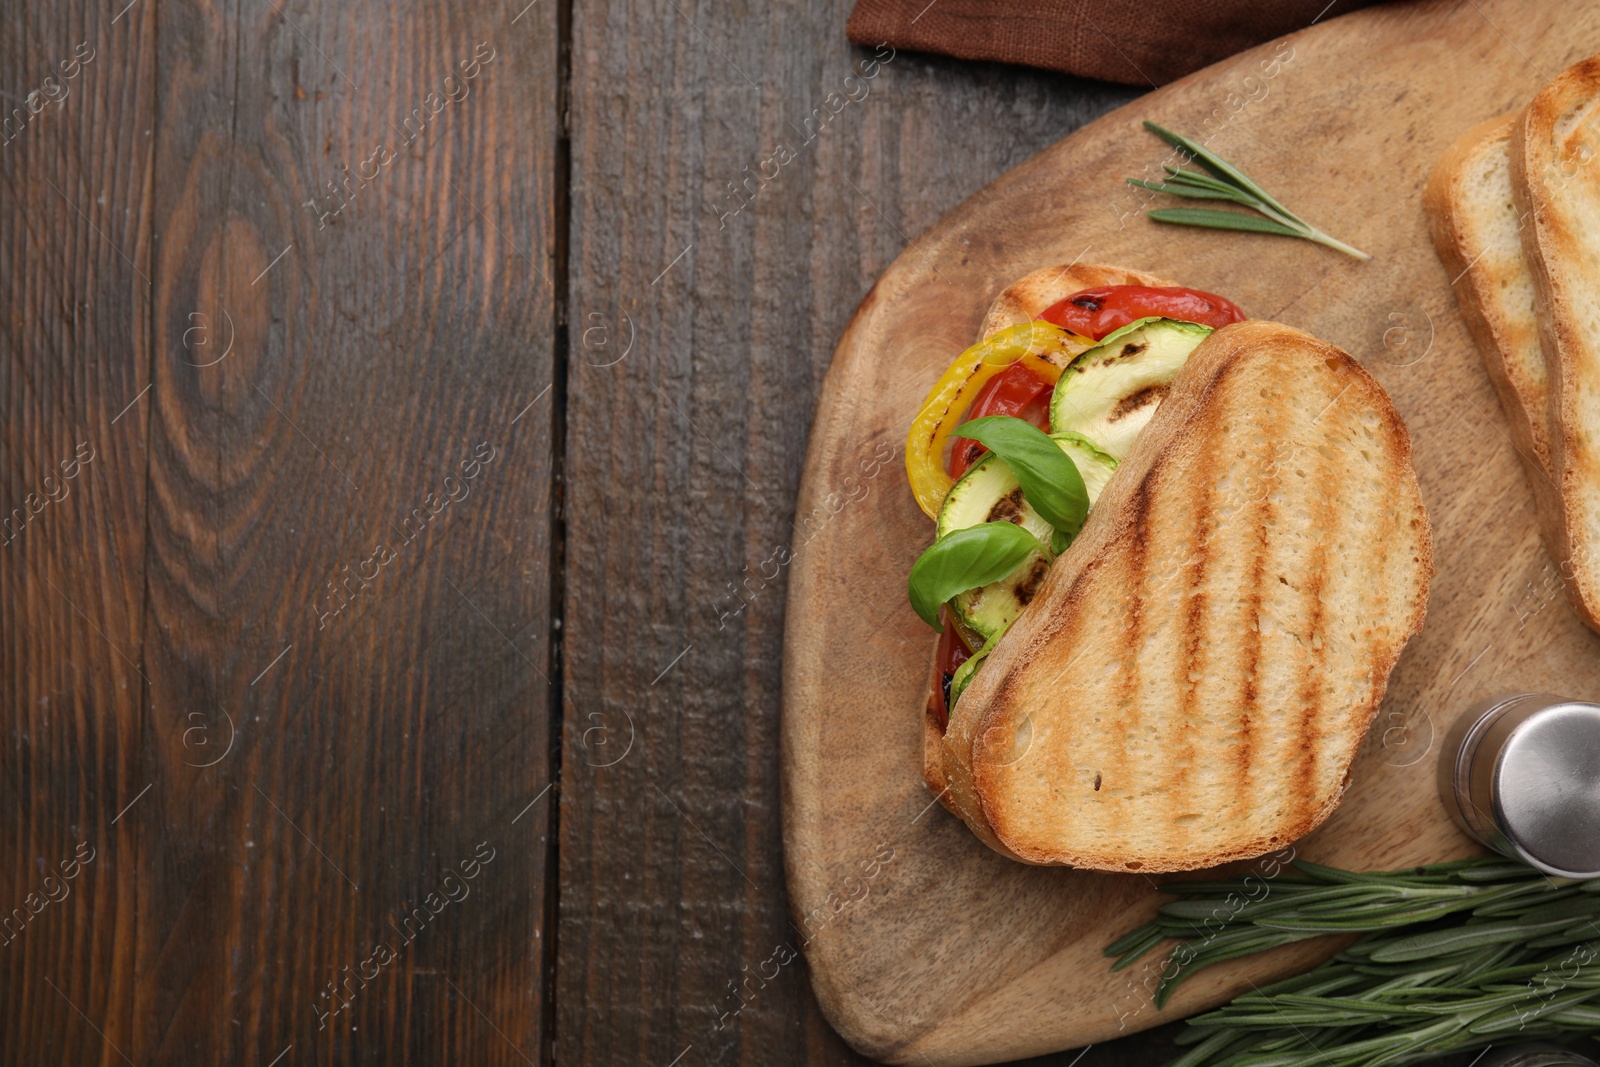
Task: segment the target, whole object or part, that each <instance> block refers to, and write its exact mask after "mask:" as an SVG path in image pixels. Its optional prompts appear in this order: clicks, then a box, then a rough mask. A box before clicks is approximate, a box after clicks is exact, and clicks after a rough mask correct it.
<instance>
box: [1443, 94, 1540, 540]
mask: <svg viewBox="0 0 1600 1067" xmlns="http://www.w3.org/2000/svg"><path fill="white" fill-rule="evenodd" d="M1517 118H1518V113H1516V112H1513V113H1511V114H1509V115H1502V116H1500V117H1499V118H1497V119H1492V120H1491V121H1489V122H1485V123H1483V124H1482V125H1479V126H1475V127H1473V128H1472V129H1470V130H1468V131H1467V132H1466V133H1465V134H1463V135H1462V136H1461V138H1460V140H1458V141H1456V143H1455V144H1454V145H1452V146H1451V147H1450V150H1449V151H1447V152H1446V153H1445V154H1444V156H1443V157H1441V158H1440V160H1439V162H1438V164H1437V165H1436V166H1435V167H1434V169H1433V174H1432V176H1431V177H1430V178H1429V179H1428V186H1427V189H1426V191H1425V192H1424V194H1423V206H1424V208H1425V209H1426V211H1427V215H1428V226H1429V228H1430V229H1431V231H1432V233H1433V243H1434V247H1435V248H1436V249H1437V250H1438V252H1439V258H1440V259H1441V260H1442V261H1443V262H1444V266H1445V269H1446V270H1447V271H1449V272H1450V278H1451V280H1452V284H1453V287H1454V289H1455V293H1456V299H1457V301H1458V302H1459V303H1460V305H1461V314H1462V317H1463V318H1465V319H1466V322H1467V328H1468V329H1470V330H1471V331H1472V337H1473V340H1474V341H1476V342H1477V345H1478V351H1479V353H1480V354H1481V355H1482V356H1483V365H1484V368H1485V369H1486V370H1487V371H1488V372H1489V380H1490V382H1492V383H1493V384H1494V387H1495V391H1496V392H1497V393H1498V394H1499V395H1500V406H1501V407H1502V408H1503V409H1504V410H1505V413H1506V420H1507V421H1508V422H1509V423H1510V426H1511V440H1512V442H1513V443H1514V444H1515V445H1516V448H1517V453H1518V454H1519V455H1520V456H1521V458H1522V464H1523V469H1524V470H1525V471H1526V472H1527V475H1528V483H1529V485H1530V486H1531V487H1532V489H1533V496H1534V502H1535V504H1536V506H1537V509H1538V513H1539V525H1540V529H1541V531H1542V532H1543V534H1544V538H1545V545H1546V547H1547V548H1548V549H1549V551H1550V552H1552V553H1559V552H1560V546H1561V501H1560V496H1559V494H1557V493H1556V492H1555V481H1554V476H1553V471H1554V466H1553V458H1552V455H1551V445H1550V384H1549V378H1548V376H1547V374H1546V373H1545V362H1544V352H1543V351H1542V349H1541V347H1540V344H1539V319H1538V314H1537V312H1536V301H1535V294H1534V287H1533V275H1532V273H1531V272H1530V271H1529V270H1528V261H1527V260H1526V259H1525V258H1524V257H1523V254H1522V229H1523V226H1524V224H1525V222H1526V221H1527V220H1525V218H1524V216H1523V215H1522V214H1521V212H1520V211H1519V210H1518V208H1517V203H1516V195H1515V193H1514V191H1513V189H1512V185H1511V143H1512V140H1513V134H1514V133H1515V130H1516V124H1517ZM1557 558H1560V557H1559V556H1557Z"/></svg>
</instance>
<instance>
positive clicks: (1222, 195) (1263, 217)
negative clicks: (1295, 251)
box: [1126, 121, 1372, 259]
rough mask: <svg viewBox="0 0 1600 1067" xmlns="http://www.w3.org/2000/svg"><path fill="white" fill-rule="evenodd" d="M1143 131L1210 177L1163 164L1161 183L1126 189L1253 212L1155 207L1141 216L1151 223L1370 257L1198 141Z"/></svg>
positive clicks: (1136, 181) (1137, 181) (1138, 181)
mask: <svg viewBox="0 0 1600 1067" xmlns="http://www.w3.org/2000/svg"><path fill="white" fill-rule="evenodd" d="M1144 128H1145V129H1147V130H1149V131H1150V132H1151V133H1153V134H1155V135H1156V136H1157V137H1159V138H1161V139H1162V140H1163V141H1166V142H1167V143H1168V144H1170V145H1172V146H1173V147H1174V148H1177V149H1179V150H1180V151H1182V152H1184V153H1186V154H1187V156H1188V158H1189V159H1190V160H1192V161H1194V162H1196V163H1198V164H1200V166H1202V167H1204V168H1205V169H1206V170H1207V171H1209V172H1210V173H1209V174H1207V173H1202V172H1200V171H1195V170H1187V169H1185V168H1183V167H1174V166H1171V165H1170V164H1169V165H1164V166H1163V169H1164V170H1165V171H1166V172H1167V176H1166V178H1165V179H1164V180H1162V181H1159V182H1152V181H1145V180H1144V179H1143V178H1128V179H1126V181H1127V182H1128V184H1129V185H1136V186H1138V187H1139V188H1141V189H1149V190H1151V191H1152V192H1157V193H1168V194H1170V195H1172V196H1180V197H1187V198H1189V199H1192V200H1223V201H1227V202H1228V203H1232V204H1239V205H1241V206H1243V207H1246V208H1249V209H1250V210H1251V211H1255V212H1257V214H1255V215H1247V214H1244V213H1243V212H1239V211H1218V210H1216V209H1215V208H1184V207H1175V208H1156V209H1155V210H1153V211H1149V212H1146V214H1148V215H1149V216H1150V218H1152V219H1153V220H1155V221H1156V222H1168V223H1176V224H1178V225H1180V226H1203V227H1207V228H1210V229H1213V230H1244V231H1248V232H1251V233H1271V234H1277V235H1278V236H1280V237H1299V238H1303V239H1304V240H1307V241H1314V242H1316V243H1317V244H1319V245H1326V246H1327V247H1328V248H1332V249H1335V250H1336V251H1339V252H1343V253H1344V254H1345V255H1347V256H1354V257H1355V258H1357V259H1371V258H1372V257H1371V256H1369V255H1367V253H1365V252H1363V251H1361V249H1359V248H1353V247H1351V246H1350V245H1347V244H1345V243H1344V242H1343V241H1340V240H1337V239H1335V238H1333V237H1330V236H1328V235H1327V234H1325V233H1323V232H1322V231H1321V230H1319V229H1317V228H1316V227H1315V226H1313V225H1311V224H1310V223H1309V222H1307V221H1306V220H1305V219H1302V218H1301V217H1300V216H1299V215H1296V214H1295V213H1294V212H1292V211H1290V210H1289V209H1288V208H1287V207H1284V206H1283V204H1282V203H1280V202H1279V201H1278V200H1277V198H1275V197H1274V196H1273V195H1272V194H1271V193H1268V192H1267V191H1266V190H1265V189H1263V188H1261V186H1260V185H1258V184H1256V182H1255V181H1253V180H1252V179H1251V178H1250V176H1249V175H1247V174H1245V172H1244V171H1242V170H1240V169H1239V168H1238V167H1235V166H1234V165H1233V164H1232V163H1229V162H1228V161H1227V160H1225V159H1223V158H1222V157H1221V156H1219V155H1217V154H1216V153H1215V152H1212V151H1211V150H1209V149H1208V148H1206V147H1205V146H1204V145H1202V144H1200V143H1199V142H1198V141H1195V140H1192V139H1191V138H1188V137H1185V136H1183V135H1182V134H1179V133H1173V132H1172V131H1171V130H1168V129H1166V128H1164V127H1162V126H1158V125H1156V124H1155V123H1153V122H1149V121H1146V122H1145V124H1144Z"/></svg>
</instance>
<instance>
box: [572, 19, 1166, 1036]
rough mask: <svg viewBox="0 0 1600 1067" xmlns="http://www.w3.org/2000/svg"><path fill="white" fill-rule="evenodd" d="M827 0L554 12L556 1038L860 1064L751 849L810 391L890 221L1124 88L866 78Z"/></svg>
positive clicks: (927, 218)
mask: <svg viewBox="0 0 1600 1067" xmlns="http://www.w3.org/2000/svg"><path fill="white" fill-rule="evenodd" d="M848 6H849V5H848V4H847V3H843V2H834V3H828V4H823V5H818V6H815V7H811V8H804V9H802V8H797V7H785V8H775V9H769V10H761V11H757V10H754V9H751V10H745V9H741V8H737V7H734V8H729V7H723V6H718V5H713V4H705V3H686V2H683V0H678V3H676V4H663V5H660V6H659V7H656V6H650V5H646V6H644V7H639V6H637V5H630V6H626V7H624V6H622V5H612V4H600V3H589V2H581V0H580V2H579V3H577V4H576V5H575V7H574V14H573V110H572V126H573V189H572V194H573V196H572V281H571V291H572V296H571V300H570V309H571V315H570V317H571V327H570V328H571V331H572V346H571V351H572V357H571V361H570V366H571V371H570V379H569V381H570V391H569V430H568V434H569V436H568V440H569V452H568V457H569V458H568V479H567V483H568V500H569V502H570V504H569V506H570V516H569V527H568V529H569V535H568V553H569V569H568V574H567V578H566V588H567V602H566V611H565V619H566V623H567V644H566V647H567V648H568V649H569V650H570V652H569V657H568V663H567V667H568V670H567V679H566V738H565V747H564V751H563V756H562V768H563V785H562V810H561V849H560V853H561V926H560V947H559V966H558V972H557V981H558V995H557V1000H556V1011H557V1024H556V1025H557V1032H558V1035H559V1036H558V1043H559V1058H560V1059H561V1061H562V1062H568V1063H584V1064H597V1065H598V1064H614V1063H645V1064H651V1063H653V1064H660V1065H665V1064H668V1063H672V1062H674V1060H675V1059H676V1058H677V1057H680V1056H681V1057H682V1058H681V1059H680V1060H678V1061H677V1062H678V1063H679V1064H680V1065H681V1067H686V1065H690V1064H697V1065H698V1064H732V1063H745V1062H748V1063H761V1064H783V1063H819V1064H820V1063H860V1062H863V1061H862V1060H861V1059H860V1058H859V1057H858V1056H856V1055H855V1054H854V1053H852V1052H850V1050H849V1049H847V1048H846V1047H845V1045H844V1044H843V1042H842V1041H841V1040H840V1038H839V1037H838V1036H837V1034H835V1033H834V1032H833V1030H832V1028H831V1027H830V1026H829V1025H828V1024H827V1022H826V1021H825V1020H824V1019H823V1018H822V1017H821V1015H820V1013H819V1012H818V1010H817V1006H816V1004H815V1002H814V1001H813V999H812V997H811V995H810V993H809V991H808V990H807V988H806V978H805V971H804V965H803V963H802V962H801V961H800V960H799V959H798V958H796V957H795V956H794V953H795V951H796V949H797V947H798V945H799V935H798V933H797V931H796V929H795V927H794V926H793V925H792V924H791V922H790V921H789V910H788V906H787V903H786V900H785V894H784V891H783V866H782V862H783V861H782V856H781V852H780V833H779V821H778V813H779V787H778V751H777V749H778V745H777V741H778V709H779V696H780V690H779V678H780V662H781V655H782V648H781V634H782V618H783V605H784V585H785V582H786V567H785V566H784V564H783V562H782V560H783V558H784V553H785V552H786V551H788V550H790V549H791V548H792V546H793V545H794V544H796V543H797V541H798V539H799V537H800V536H801V535H800V534H798V533H797V532H796V528H797V527H802V528H803V527H805V526H806V524H807V519H806V517H805V516H803V515H801V516H797V515H796V514H795V512H794V510H793V508H794V498H795V497H794V494H795V490H796V487H797V485H798V479H799V475H800V468H801V459H802V455H803V447H802V443H803V442H804V440H805V437H806V433H807V430H808V427H809V426H810V423H811V419H812V414H813V410H814V403H815V397H816V395H817V389H818V386H819V384H820V382H821V378H822V374H823V372H824V370H825V369H826V366H827V361H828V355H829V352H830V351H831V348H832V345H833V343H834V340H835V338H836V337H837V336H838V333H839V331H840V330H841V329H842V328H843V327H844V325H845V323H846V321H847V320H848V318H849V314H850V311H851V309H852V308H853V307H854V306H855V305H856V303H857V302H858V301H859V300H860V299H861V295H862V293H864V292H865V291H866V290H867V289H868V288H869V287H870V285H871V284H872V279H873V278H874V277H875V276H876V275H877V273H878V272H879V271H880V270H881V269H882V268H883V267H885V266H886V265H887V264H888V263H889V262H890V260H891V259H892V258H893V257H894V256H895V255H896V254H897V253H898V252H899V251H900V250H901V249H902V248H903V247H904V245H905V242H906V240H907V235H910V234H916V233H918V232H920V231H921V230H923V229H924V228H926V227H927V226H929V225H931V224H932V223H933V222H934V220H935V219H937V218H938V216H939V215H940V214H941V213H942V212H944V211H946V210H948V209H950V208H951V207H953V206H954V205H955V204H957V203H958V202H959V201H960V200H961V198H962V197H964V196H966V195H968V194H970V193H972V192H973V191H975V190H977V189H978V188H979V187H980V186H981V185H982V184H983V183H984V182H986V181H988V180H990V179H991V178H992V177H993V176H994V175H996V174H998V173H1000V172H1002V171H1003V170H1005V169H1006V168H1007V167H1010V166H1014V165H1015V164H1017V163H1020V162H1021V161H1023V160H1024V159H1026V158H1027V157H1028V155H1030V154H1031V153H1032V152H1034V151H1037V150H1038V149H1040V148H1042V147H1044V146H1045V145H1047V144H1049V143H1051V142H1052V141H1054V140H1055V139H1056V138H1057V137H1059V136H1060V134H1061V133H1062V131H1064V130H1066V129H1070V128H1072V127H1074V126H1076V125H1078V124H1080V123H1082V122H1083V121H1085V120H1086V119H1088V118H1090V117H1092V116H1093V115H1095V114H1098V113H1099V112H1101V111H1103V110H1105V109H1106V108H1107V107H1109V106H1112V105H1114V104H1115V103H1118V102H1120V101H1122V100H1126V99H1128V98H1129V97H1131V96H1132V95H1133V94H1132V93H1131V92H1130V91H1127V90H1119V89H1111V88H1106V87H1097V86H1091V85H1089V84H1087V83H1084V82H1081V81H1077V80H1074V79H1070V78H1063V77H1055V76H1051V75H1042V74H1036V73H1029V72H1025V71H1018V70H1006V69H1002V68H998V67H984V66H972V65H965V64H959V63H954V62H949V61H942V60H933V61H930V60H929V59H927V58H926V57H922V56H911V55H905V54H902V55H896V56H892V58H889V59H888V61H887V62H881V63H880V64H879V65H878V67H877V68H875V76H874V77H872V78H870V79H863V78H861V77H860V75H858V74H856V73H855V65H856V64H858V63H862V62H864V61H866V60H869V59H872V58H873V52H872V50H871V49H855V48H851V47H848V46H847V45H846V43H845V41H844V38H843V33H842V27H843V25H844V20H845V16H846V15H847V13H848V11H847V9H848ZM887 55H888V54H887V53H886V56H887ZM847 76H849V77H850V78H851V81H850V83H849V85H848V86H847V85H846V82H845V79H846V77H847ZM847 90H848V91H849V92H850V93H852V94H853V95H854V96H855V97H857V98H858V99H855V100H850V101H848V102H843V103H841V101H844V100H845V99H846V98H845V96H844V93H845V92H846V91H847ZM829 94H835V95H834V96H832V97H830V95H829ZM834 107H837V109H838V110H837V113H834V111H833V110H832V109H833V108H834ZM819 108H820V109H824V110H823V111H822V115H823V116H825V121H824V122H820V123H819V121H818V118H817V115H816V112H817V109H819ZM808 117H809V119H810V122H809V124H808V122H807V119H808ZM808 135H809V137H810V141H809V143H806V142H807V137H808ZM780 145H783V146H787V147H788V148H789V149H790V152H791V153H792V158H788V159H787V160H786V161H785V162H782V163H779V162H777V159H778V157H780V156H784V155H788V153H781V152H780V151H779V146H780ZM768 160H772V161H773V162H772V163H771V164H769V165H767V166H766V168H765V171H764V173H765V175H766V180H761V178H760V177H758V175H761V174H762V173H763V170H762V168H763V163H765V162H766V161H768ZM747 168H748V169H747ZM746 181H748V182H749V183H750V184H749V185H748V186H745V191H744V192H743V194H742V195H740V196H738V197H736V198H735V199H733V200H730V199H729V196H730V183H731V185H732V186H739V185H740V184H742V183H744V182H746ZM589 331H593V332H589ZM629 338H633V339H634V340H633V345H632V348H631V350H629V349H627V342H628V339H629ZM602 342H604V344H602ZM624 351H627V353H628V354H627V355H626V356H625V357H624V356H623V352H624ZM616 360H620V362H613V361H616ZM863 449H864V450H865V451H866V453H867V454H868V455H870V443H863ZM893 466H894V465H893V464H892V463H891V464H888V465H886V466H885V467H884V468H883V472H882V473H881V474H880V476H879V477H878V478H877V479H875V480H872V481H869V482H867V483H865V484H866V485H867V486H868V487H869V488H868V492H869V493H870V494H872V495H873V496H874V497H876V496H879V495H893V494H896V493H898V492H899V475H898V474H897V473H896V472H895V471H894V469H893ZM811 521H813V522H814V521H815V520H811ZM871 610H872V609H871V608H869V607H867V606H864V605H861V604H860V603H859V602H856V601H852V602H851V603H850V604H848V605H845V606H843V607H842V608H841V611H843V612H844V613H846V614H850V615H855V614H858V613H865V612H869V611H871ZM630 743H631V747H629V745H630ZM1149 1058H1150V1055H1149V1053H1148V1052H1146V1053H1145V1055H1144V1056H1143V1057H1142V1058H1141V1057H1139V1056H1136V1055H1131V1054H1130V1055H1128V1056H1127V1058H1119V1057H1118V1056H1117V1055H1115V1054H1106V1055H1105V1056H1104V1057H1103V1058H1099V1059H1097V1060H1094V1061H1089V1062H1088V1063H1087V1064H1086V1067H1103V1065H1105V1064H1113V1063H1119V1062H1122V1063H1128V1064H1133V1063H1139V1062H1145V1061H1147V1060H1148V1059H1149Z"/></svg>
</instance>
